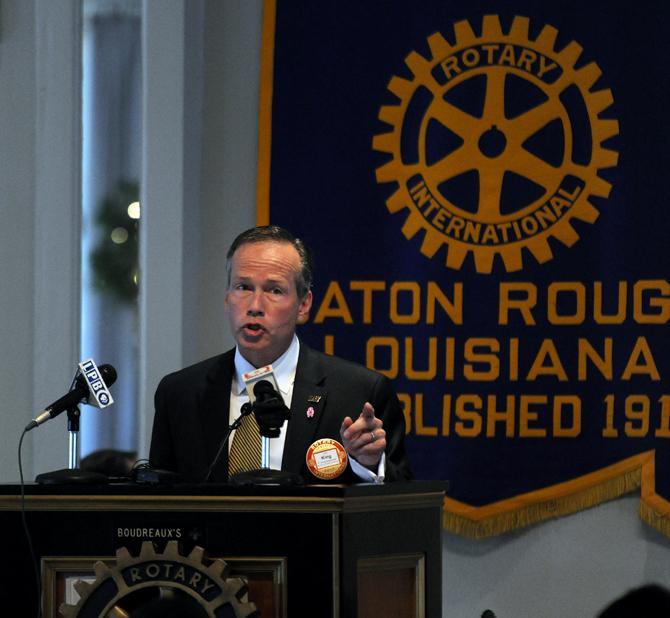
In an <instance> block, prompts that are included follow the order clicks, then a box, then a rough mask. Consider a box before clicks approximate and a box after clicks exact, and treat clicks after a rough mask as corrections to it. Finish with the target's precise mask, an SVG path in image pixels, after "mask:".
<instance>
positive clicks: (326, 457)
mask: <svg viewBox="0 0 670 618" xmlns="http://www.w3.org/2000/svg"><path fill="white" fill-rule="evenodd" d="M305 459H306V460H307V467H308V468H309V471H310V472H311V473H312V474H313V475H314V476H315V477H317V478H319V479H323V480H324V481H325V480H329V479H334V478H337V477H338V476H340V475H341V474H342V473H343V472H344V471H345V470H346V468H347V452H346V451H345V450H344V447H343V446H342V445H341V444H340V443H339V442H338V441H337V440H332V439H330V438H323V439H321V440H317V441H316V442H314V443H312V444H311V445H310V447H309V448H308V449H307V456H306V458H305Z"/></svg>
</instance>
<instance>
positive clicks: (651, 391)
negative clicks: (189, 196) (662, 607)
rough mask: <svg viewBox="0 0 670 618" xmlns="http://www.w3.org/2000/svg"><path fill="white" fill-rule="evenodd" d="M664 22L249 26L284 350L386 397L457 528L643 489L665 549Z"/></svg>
mask: <svg viewBox="0 0 670 618" xmlns="http://www.w3.org/2000/svg"><path fill="white" fill-rule="evenodd" d="M667 12H668V9H667V8H666V5H665V4H662V3H660V2H643V3H641V4H640V3H615V4H612V3H611V2H601V1H594V2H588V3H584V2H576V1H561V2H544V1H543V2H531V1H518V2H516V1H511V0H510V1H508V2H484V1H471V2H467V3H466V2H444V1H437V0H435V1H428V0H425V1H422V2H405V1H400V0H385V1H381V0H369V1H367V2H361V1H359V0H320V1H318V2H313V1H306V0H305V1H295V0H294V1H290V2H288V1H283V0H276V1H268V2H267V3H266V6H265V16H264V22H265V23H264V39H263V72H262V79H261V81H262V92H261V117H260V142H259V176H258V221H259V223H268V222H271V223H275V224H279V225H283V226H286V227H288V228H289V229H291V230H292V231H293V232H294V233H295V234H297V235H298V236H301V237H303V238H305V240H306V241H307V242H308V244H310V245H311V246H312V248H313V250H314V254H315V259H316V275H317V277H316V283H315V288H314V294H315V306H314V309H313V315H312V317H311V320H310V323H309V324H308V325H306V326H304V327H303V330H302V332H301V336H302V337H303V338H304V339H305V340H306V341H307V342H308V343H309V344H310V345H312V346H314V347H316V348H319V349H323V350H326V351H327V352H330V353H334V354H337V355H339V356H343V357H347V358H351V359H353V360H357V361H359V362H362V363H364V364H366V365H368V366H369V367H371V368H373V369H376V370H377V371H380V372H382V373H384V374H385V375H387V376H389V377H391V378H392V379H393V380H394V382H395V385H396V388H397V390H398V393H399V397H400V399H401V402H402V404H403V406H404V411H405V416H406V419H407V426H408V435H407V446H408V449H409V455H410V458H411V461H412V464H413V468H414V470H415V474H416V476H417V477H418V478H424V479H445V480H448V481H449V483H450V490H449V492H448V497H447V498H446V499H445V526H446V527H447V528H448V529H450V530H453V531H455V532H458V533H462V534H467V535H471V536H486V535H491V534H498V533H501V532H505V531H507V530H511V529H514V528H518V527H520V526H524V525H527V524H530V523H533V522H537V521H541V520H543V519H546V518H549V517H554V516H557V515H562V514H566V513H570V512H574V511H576V510H579V509H582V508H586V507H588V506H592V505H594V504H597V503H599V502H601V501H603V500H607V499H611V498H614V497H616V496H619V495H621V494H623V493H626V492H630V491H634V490H637V489H638V488H640V490H641V514H642V517H643V518H644V519H645V520H646V521H647V522H649V523H650V524H652V525H653V526H655V527H656V528H657V529H659V530H661V531H663V532H664V533H666V534H670V520H669V519H668V513H670V502H669V501H668V500H670V461H669V460H670V455H668V452H669V451H670V449H668V440H669V439H670V388H668V386H667V383H666V381H667V378H668V376H669V375H670V355H669V354H668V349H669V346H668V343H669V341H668V339H669V336H668V327H667V323H668V320H669V319H670V282H669V281H668V279H667V276H668V273H669V272H670V251H669V250H668V242H667V237H668V227H669V226H668V222H669V221H670V214H669V209H668V205H669V203H670V202H669V200H668V183H666V182H665V180H666V179H665V174H666V173H667V171H666V169H665V168H666V163H665V160H666V152H667V148H668V137H670V128H669V127H670V125H669V124H668V123H667V122H666V119H665V114H666V113H667V110H666V105H667V101H668V96H667V95H668V84H669V83H670V81H669V78H668V73H667V70H666V64H667V58H668V51H667V47H666V44H665V42H664V41H665V34H666V33H665V24H666V23H667V19H666V14H667ZM343 412H344V411H343ZM346 412H347V413H350V412H351V411H346Z"/></svg>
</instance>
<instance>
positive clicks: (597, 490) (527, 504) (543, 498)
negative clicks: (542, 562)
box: [443, 451, 670, 539]
mask: <svg viewBox="0 0 670 618" xmlns="http://www.w3.org/2000/svg"><path fill="white" fill-rule="evenodd" d="M653 481H654V451H648V452H646V453H641V454H640V455H635V456H634V457H630V458H628V459H625V460H623V461H621V462H618V463H616V464H614V465H612V466H608V467H607V468H603V469H602V470H598V471H597V472H593V473H591V474H587V475H585V476H581V477H578V478H576V479H573V480H571V481H567V482H565V483H560V484H558V485H553V486H551V487H547V488H545V489H541V490H538V491H533V492H530V493H527V494H522V495H520V496H515V497H514V498H510V499H508V500H503V501H501V502H496V503H494V504H489V505H486V506H483V507H472V506H469V505H467V504H465V503H462V502H458V501H456V500H452V499H451V498H449V497H446V498H445V500H444V517H443V523H444V528H445V529H446V530H448V531H450V532H454V533H455V534H459V535H461V536H467V537H470V538H475V539H480V538H485V537H489V536H495V535H498V534H504V533H506V532H511V531H512V530H517V529H519V528H524V527H526V526H530V525H532V524H536V523H539V522H541V521H545V520H547V519H554V518H556V517H562V516H564V515H569V514H570V513H575V512H577V511H581V510H584V509H587V508H590V507H592V506H596V505H597V504H601V503H602V502H606V501H608V500H613V499H614V498H618V497H619V496H622V495H624V494H627V493H630V492H632V491H635V490H636V489H638V488H639V487H640V486H642V488H643V497H644V495H645V493H647V494H649V497H651V498H657V499H658V501H660V503H658V504H656V507H657V508H656V509H655V510H651V512H652V513H654V517H655V518H654V521H655V522H656V523H658V525H659V526H664V528H662V527H659V526H656V525H655V524H654V523H651V521H649V520H647V519H646V517H645V515H644V514H642V517H643V519H645V521H648V523H651V525H654V526H655V527H658V529H659V530H660V531H661V532H664V533H665V534H668V536H670V503H668V502H667V501H665V500H664V499H663V498H660V496H656V494H655V492H654V490H653ZM650 483H651V485H650ZM648 503H649V500H648V501H647V504H648ZM661 503H664V504H665V507H666V508H665V514H664V515H659V513H661V511H659V510H658V507H660V506H662V504H661ZM642 505H645V502H643V503H642ZM644 508H645V509H646V511H645V512H648V511H650V509H649V508H648V506H644ZM642 512H643V506H641V513H642ZM647 516H648V517H650V519H651V515H649V514H647Z"/></svg>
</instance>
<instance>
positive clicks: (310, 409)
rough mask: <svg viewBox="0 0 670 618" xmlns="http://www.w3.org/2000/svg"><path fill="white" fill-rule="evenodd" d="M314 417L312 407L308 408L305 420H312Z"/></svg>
mask: <svg viewBox="0 0 670 618" xmlns="http://www.w3.org/2000/svg"><path fill="white" fill-rule="evenodd" d="M313 417H314V408H313V407H312V406H309V408H307V418H313Z"/></svg>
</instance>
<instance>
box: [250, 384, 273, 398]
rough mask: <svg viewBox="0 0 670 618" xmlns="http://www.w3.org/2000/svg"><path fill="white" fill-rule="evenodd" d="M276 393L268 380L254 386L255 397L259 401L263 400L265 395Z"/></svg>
mask: <svg viewBox="0 0 670 618" xmlns="http://www.w3.org/2000/svg"><path fill="white" fill-rule="evenodd" d="M276 392H277V391H275V387H274V386H272V384H271V383H270V382H268V381H267V380H259V381H258V382H256V384H254V395H256V398H257V399H258V398H260V399H262V398H263V396H264V395H272V394H274V393H276Z"/></svg>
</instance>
